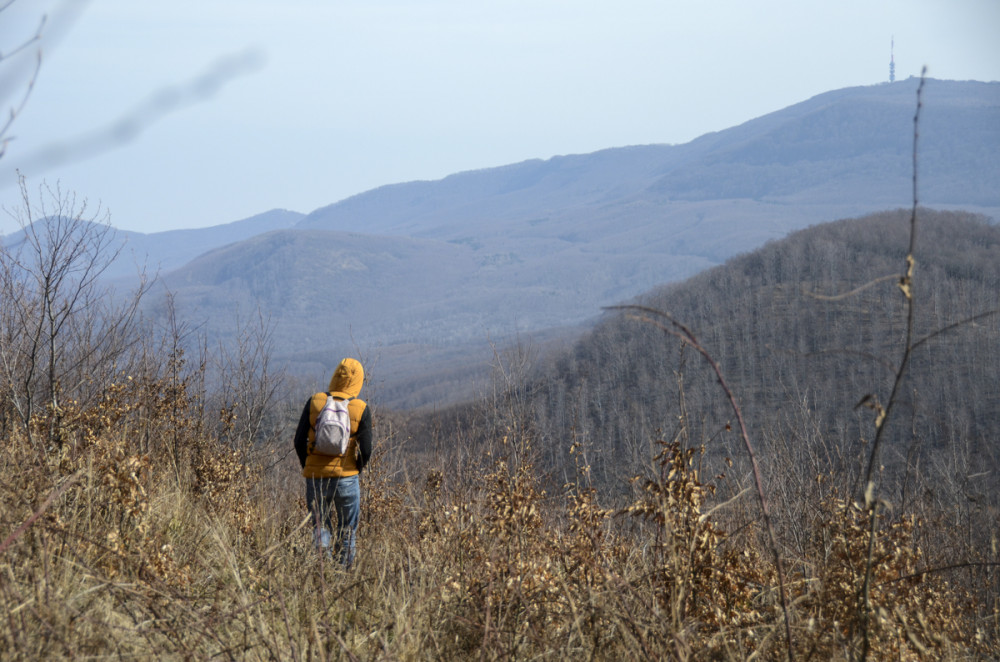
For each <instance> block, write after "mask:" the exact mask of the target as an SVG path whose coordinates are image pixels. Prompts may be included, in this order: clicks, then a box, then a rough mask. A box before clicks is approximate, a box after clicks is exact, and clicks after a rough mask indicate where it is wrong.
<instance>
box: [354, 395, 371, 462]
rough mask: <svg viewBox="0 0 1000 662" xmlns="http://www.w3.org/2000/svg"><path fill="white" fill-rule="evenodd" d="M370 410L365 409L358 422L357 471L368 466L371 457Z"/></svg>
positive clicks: (368, 408)
mask: <svg viewBox="0 0 1000 662" xmlns="http://www.w3.org/2000/svg"><path fill="white" fill-rule="evenodd" d="M371 412H372V408H371V407H367V406H366V407H365V411H364V412H363V413H362V414H361V420H360V421H358V434H357V437H356V438H357V440H358V450H359V451H360V452H359V454H358V459H357V463H358V471H361V470H362V469H364V468H365V465H366V464H368V460H370V459H371V457H372V413H371Z"/></svg>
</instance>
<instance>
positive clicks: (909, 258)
mask: <svg viewBox="0 0 1000 662" xmlns="http://www.w3.org/2000/svg"><path fill="white" fill-rule="evenodd" d="M926 75H927V67H926V66H925V67H924V68H923V71H921V73H920V84H919V85H918V86H917V110H916V112H915V113H914V114H913V209H912V211H911V213H910V245H909V248H908V249H907V252H906V272H905V273H904V275H903V276H901V277H900V279H899V289H900V290H902V292H903V296H905V297H906V343H905V345H904V346H903V357H902V358H901V359H900V362H899V369H898V370H897V371H896V379H895V381H894V382H893V384H892V392H891V393H890V394H889V400H888V402H886V405H885V411H884V413H880V415H879V417H878V419H877V420H876V423H875V439H874V440H873V441H872V450H871V454H870V455H869V457H868V468H867V469H866V470H865V482H864V497H865V505H866V506H867V507H868V508H870V510H871V526H870V527H869V532H868V554H867V558H866V559H865V580H864V583H863V584H862V586H861V596H862V599H863V603H862V604H861V605H860V607H861V627H862V636H863V642H862V646H861V660H862V662H864V661H865V660H867V659H868V654H869V652H871V628H870V623H871V611H872V607H871V583H872V570H873V565H874V562H873V557H874V554H875V529H876V522H877V518H878V499H877V489H876V486H875V483H874V482H873V481H872V471H873V470H874V468H875V465H876V463H877V462H878V451H879V445H880V443H881V441H882V438H883V436H884V433H885V430H886V427H887V425H886V423H887V422H888V420H889V414H890V413H891V412H892V409H893V406H894V405H895V404H896V401H897V397H896V396H897V395H898V393H899V390H900V386H901V384H902V383H903V376H904V375H905V374H906V369H907V368H908V367H909V364H910V355H911V354H912V352H913V326H914V324H913V320H914V308H915V306H914V299H913V268H914V266H915V264H916V260H915V258H914V257H913V253H914V249H915V247H916V243H917V145H918V142H919V137H920V109H921V108H922V107H923V91H924V82H925V81H926Z"/></svg>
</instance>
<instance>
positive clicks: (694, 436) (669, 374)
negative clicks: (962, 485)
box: [525, 209, 1000, 496]
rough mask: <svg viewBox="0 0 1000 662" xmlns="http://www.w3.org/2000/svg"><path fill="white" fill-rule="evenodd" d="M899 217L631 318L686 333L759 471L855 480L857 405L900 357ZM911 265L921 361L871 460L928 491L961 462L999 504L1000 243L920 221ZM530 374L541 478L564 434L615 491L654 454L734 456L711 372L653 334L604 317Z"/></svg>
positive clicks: (867, 428) (560, 456) (773, 258)
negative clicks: (766, 466)
mask: <svg viewBox="0 0 1000 662" xmlns="http://www.w3.org/2000/svg"><path fill="white" fill-rule="evenodd" d="M909 218H910V212H909V211H908V210H899V211H895V212H885V213H880V214H876V215H873V216H867V217H863V218H858V219H851V220H844V221H838V222H834V223H828V224H823V225H819V226H816V227H812V228H809V229H806V230H802V231H799V232H796V233H793V234H792V235H790V236H789V237H787V238H786V239H783V240H780V241H775V242H771V243H769V244H768V245H766V246H765V247H762V248H760V249H758V250H756V251H754V252H751V253H748V254H745V255H741V256H738V257H735V258H732V259H731V260H729V261H728V262H726V263H725V264H723V265H721V266H719V267H715V268H713V269H710V270H707V271H705V272H703V273H700V274H698V275H696V276H694V277H692V278H690V279H688V280H686V281H684V282H681V283H677V284H673V285H668V286H664V287H661V288H658V289H656V290H654V291H652V292H650V293H647V294H645V295H643V296H642V297H639V298H638V299H637V300H636V302H637V303H641V304H642V305H645V306H649V307H652V308H654V309H657V310H660V311H665V312H668V313H669V314H670V315H671V316H672V317H673V318H674V319H675V320H677V321H679V322H681V323H683V324H684V325H686V326H687V327H688V328H690V329H691V330H692V331H693V332H694V334H695V336H696V337H697V338H698V339H699V342H700V343H701V344H702V345H703V346H704V347H705V348H706V349H707V350H708V351H709V352H710V353H711V355H712V356H713V357H714V358H715V359H716V360H717V361H718V362H719V363H720V364H721V366H722V370H723V374H724V376H725V378H726V380H727V381H728V382H729V384H730V386H731V387H732V389H733V391H734V393H735V395H736V396H737V397H738V399H739V403H740V405H741V408H742V411H743V414H744V416H745V417H746V419H747V421H748V427H749V431H750V435H751V437H752V439H754V440H755V443H758V444H761V445H762V446H761V448H760V452H761V453H762V457H763V458H765V460H766V458H767V457H769V455H773V454H775V453H784V454H787V453H790V452H794V453H796V454H801V457H802V459H803V462H804V463H809V462H810V458H819V457H821V458H822V460H823V462H818V461H817V462H816V466H826V467H830V466H833V467H837V468H839V470H841V471H844V472H850V471H855V472H856V471H858V470H859V464H860V461H861V460H862V459H863V458H865V457H867V450H868V446H867V444H868V443H870V441H871V439H872V437H873V434H874V416H875V414H874V412H873V411H871V410H870V409H868V408H866V407H864V406H858V403H859V402H860V401H862V399H863V398H864V397H865V396H867V395H869V394H870V395H873V396H875V398H877V399H878V401H879V402H880V404H882V405H885V404H886V402H887V399H888V396H889V392H890V389H891V386H892V380H893V377H894V370H895V368H896V366H898V364H899V361H900V358H901V356H902V350H903V344H904V338H905V335H904V331H905V322H906V309H905V307H904V298H903V295H902V293H901V291H900V289H899V287H898V286H897V283H898V276H899V275H901V274H902V273H903V272H904V271H905V268H906V266H905V265H906V263H905V258H906V250H907V245H908V237H909ZM915 257H916V267H915V271H914V283H913V292H914V297H915V299H914V301H915V322H916V327H915V333H914V335H913V342H914V345H915V346H916V349H915V350H914V353H913V359H912V364H911V368H910V371H909V373H908V376H907V378H906V380H905V381H904V382H903V388H902V390H901V392H900V406H899V407H898V409H896V411H895V413H894V415H893V417H892V419H891V421H890V427H889V428H888V433H887V439H886V442H885V445H884V446H883V452H882V456H881V457H882V462H883V464H884V465H885V466H886V467H887V470H886V471H887V472H888V473H887V475H889V474H892V475H893V477H894V478H895V479H899V478H900V475H899V472H901V471H902V469H901V468H902V467H906V466H909V467H910V468H911V470H912V471H921V472H926V473H925V477H927V476H931V477H933V472H934V471H936V470H937V469H940V468H941V467H943V465H944V464H948V463H954V462H965V463H971V464H970V466H977V467H978V468H977V471H975V472H974V471H972V470H971V469H970V470H969V473H970V475H971V474H972V473H981V472H983V471H985V472H987V473H985V474H982V475H984V476H986V477H987V478H986V480H987V481H988V482H987V484H988V485H989V486H992V487H991V488H990V489H993V490H995V486H996V485H997V482H996V480H997V478H996V476H997V474H996V471H997V470H998V469H1000V458H998V457H997V455H996V452H995V439H996V436H997V434H998V432H1000V382H998V381H997V375H1000V314H995V313H1000V228H998V227H996V226H995V225H989V224H987V223H985V221H984V219H983V218H982V217H976V216H973V215H970V214H966V213H959V212H938V211H931V210H924V209H922V210H921V211H920V213H919V214H918V228H917V249H916V254H915ZM887 276H888V278H884V277H887ZM880 278H883V280H881V281H879V280H878V279H880ZM866 284H867V285H870V287H867V288H865V287H864V286H865V285H866ZM855 290H858V291H857V292H854V291H855ZM850 292H854V294H850V295H848V296H841V295H846V294H847V293H850ZM991 311H992V312H991ZM984 313H986V314H985V315H983V314H984ZM977 316H980V317H977ZM971 318H976V319H971ZM966 320H968V321H966ZM660 321H661V322H663V323H666V324H668V325H669V322H667V321H666V320H665V319H663V318H660ZM963 321H966V322H965V323H962V322H963ZM539 373H540V374H541V375H543V376H541V377H539V378H537V379H534V380H532V381H529V382H527V383H526V385H525V389H526V390H527V392H528V393H529V395H528V396H525V397H526V398H527V399H528V401H529V402H530V403H531V405H530V411H531V412H533V420H534V429H535V430H536V434H537V435H538V437H539V438H540V439H542V440H543V441H542V443H541V444H540V445H541V446H542V447H543V448H544V449H545V452H546V453H547V454H548V456H549V459H550V461H551V463H552V465H553V466H565V465H564V460H565V459H566V456H565V453H566V450H567V448H568V446H569V443H570V439H568V438H567V437H566V434H567V431H569V430H572V431H573V434H574V435H575V436H574V439H575V440H576V441H579V442H583V443H584V444H585V446H588V445H592V446H593V448H594V452H593V454H592V456H591V462H592V463H593V465H594V471H595V474H596V475H598V476H602V477H610V476H616V477H619V478H620V477H621V476H623V475H626V474H627V472H628V471H631V470H634V468H635V467H638V466H641V465H642V464H643V463H644V462H646V461H648V458H649V449H650V442H651V441H652V440H655V439H664V438H667V439H670V438H673V437H674V436H675V435H678V434H683V435H684V437H685V439H687V440H688V443H691V444H700V443H705V444H707V445H708V446H709V448H710V450H711V451H713V452H714V453H715V454H716V455H721V454H726V455H729V456H731V457H744V456H745V453H744V451H743V450H742V448H741V445H740V441H739V438H738V437H737V432H736V431H735V430H736V429H737V425H736V421H735V418H734V415H733V412H732V409H731V407H730V405H729V404H728V402H727V401H726V400H725V398H724V394H723V392H722V390H721V389H720V387H719V384H718V383H717V381H716V379H715V376H714V373H712V371H711V369H710V368H709V367H708V365H707V364H706V363H705V362H704V361H703V359H702V357H700V356H699V355H698V354H696V353H695V352H694V351H693V350H691V348H687V349H685V348H684V347H682V346H681V344H680V342H679V341H678V340H677V339H676V338H674V337H672V336H668V335H667V334H665V333H664V332H663V331H662V330H661V329H659V328H657V327H656V326H655V325H653V324H650V323H648V322H642V321H635V320H633V319H630V318H629V317H628V316H627V315H625V314H621V313H609V315H608V317H607V318H606V319H605V320H603V321H602V322H601V323H600V324H598V325H597V326H596V327H595V328H594V329H593V330H592V331H591V332H589V333H588V334H587V335H586V336H585V337H583V338H582V339H581V340H580V341H579V342H578V343H576V344H575V345H574V346H573V347H572V348H571V349H570V350H568V351H566V352H563V353H561V354H559V355H556V356H555V357H554V358H553V359H552V361H551V362H549V363H545V364H543V366H542V367H541V369H540V370H539ZM682 413H684V414H686V416H685V418H684V419H683V420H682V419H681V418H680V416H681V414H682ZM682 423H683V426H682ZM935 467H937V468H935ZM802 470H803V472H802V475H805V476H807V477H812V478H815V474H810V473H809V470H810V467H805V466H804V467H802ZM991 471H992V472H993V473H990V472H991ZM893 472H895V474H894V473H893ZM800 478H801V476H800ZM894 484H895V485H896V487H897V488H899V485H900V484H899V483H894ZM969 489H970V490H972V489H973V487H970V488H969ZM975 489H976V490H979V489H983V485H979V484H977V487H975ZM996 494H997V493H996V492H994V496H996Z"/></svg>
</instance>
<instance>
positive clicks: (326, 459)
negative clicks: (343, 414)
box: [295, 359, 372, 478]
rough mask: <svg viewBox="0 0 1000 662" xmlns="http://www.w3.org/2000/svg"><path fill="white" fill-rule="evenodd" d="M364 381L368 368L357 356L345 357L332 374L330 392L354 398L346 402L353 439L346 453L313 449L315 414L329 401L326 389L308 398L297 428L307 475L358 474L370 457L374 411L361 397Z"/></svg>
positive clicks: (341, 476)
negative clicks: (331, 452)
mask: <svg viewBox="0 0 1000 662" xmlns="http://www.w3.org/2000/svg"><path fill="white" fill-rule="evenodd" d="M364 381H365V371H364V368H362V367H361V363H360V362H359V361H357V360H356V359H344V360H343V361H341V362H340V365H338V366H337V369H336V370H335V371H334V372H333V377H331V378H330V388H329V393H330V395H332V396H333V397H335V398H353V399H352V400H351V401H350V402H349V403H348V405H347V410H348V412H349V413H350V415H351V440H350V443H349V444H348V446H347V452H346V453H344V454H343V455H320V454H319V453H315V452H313V440H314V438H315V436H316V417H317V416H319V412H320V411H322V409H323V406H324V405H326V396H327V393H326V392H321V393H316V394H314V395H313V396H312V397H311V398H309V400H308V401H306V405H305V407H304V408H303V410H302V416H300V417H299V425H298V428H297V429H296V431H295V451H296V453H297V454H298V456H299V464H301V465H302V475H303V476H305V477H306V478H345V477H347V476H355V475H357V474H358V473H360V471H361V470H362V469H363V468H364V466H365V465H366V464H367V463H368V460H369V458H370V457H371V451H372V426H371V413H370V412H369V410H368V405H367V403H365V401H364V400H361V399H360V398H358V394H359V393H360V392H361V386H362V385H363V384H364Z"/></svg>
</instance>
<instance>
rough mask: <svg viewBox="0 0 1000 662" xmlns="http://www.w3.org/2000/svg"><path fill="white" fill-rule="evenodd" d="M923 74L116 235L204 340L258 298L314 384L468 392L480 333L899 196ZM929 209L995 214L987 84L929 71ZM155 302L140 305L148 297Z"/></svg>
mask: <svg viewBox="0 0 1000 662" xmlns="http://www.w3.org/2000/svg"><path fill="white" fill-rule="evenodd" d="M918 84H919V80H917V79H909V80H906V81H900V82H896V83H892V84H880V85H874V86H867V87H854V88H847V89H841V90H835V91H832V92H828V93H825V94H821V95H819V96H816V97H813V98H811V99H808V100H806V101H803V102H802V103H799V104H796V105H793V106H791V107H788V108H785V109H783V110H780V111H777V112H774V113H771V114H768V115H765V116H763V117H759V118H756V119H752V120H749V121H747V122H745V123H744V124H741V125H739V126H736V127H732V128H729V129H725V130H722V131H719V132H716V133H711V134H707V135H704V136H701V137H699V138H697V139H695V140H693V141H691V142H689V143H686V144H683V145H644V146H631V147H619V148H612V149H607V150H602V151H599V152H595V153H592V154H583V155H571V156H558V157H553V158H551V159H547V160H530V161H525V162H522V163H517V164H513V165H507V166H503V167H497V168H488V169H483V170H477V171H470V172H463V173H458V174H455V175H451V176H449V177H446V178H444V179H442V180H438V181H419V182H408V183H401V184H393V185H388V186H383V187H380V188H377V189H374V190H371V191H367V192H365V193H361V194H359V195H356V196H353V197H350V198H347V199H345V200H342V201H339V202H336V203H334V204H331V205H329V206H326V207H322V208H320V209H317V210H315V211H312V212H311V213H309V214H305V215H303V214H299V213H297V212H291V211H285V210H273V211H270V212H266V213H264V214H261V215H258V216H255V217H252V218H250V219H246V220H244V221H239V222H236V223H231V224H228V225H222V226H216V227H213V228H207V229H202V230H182V231H174V232H167V233H157V234H150V235H142V234H137V233H122V234H123V236H124V238H125V239H126V240H127V251H126V252H125V253H126V255H131V259H129V260H124V259H123V260H119V263H118V264H116V265H115V266H114V268H113V272H109V274H111V275H114V276H116V277H119V278H121V279H124V280H123V282H127V279H128V277H129V276H128V274H129V273H134V272H135V269H136V266H135V265H136V264H137V263H145V264H146V265H147V267H148V268H152V269H154V270H155V269H158V270H159V274H160V278H159V279H158V283H157V289H154V291H153V292H151V294H150V296H149V297H148V300H149V301H150V306H151V308H150V311H155V310H157V309H158V308H159V302H161V301H162V293H163V292H164V291H167V290H169V291H170V292H171V293H172V294H173V298H174V303H175V305H176V309H177V311H178V313H179V314H180V315H181V316H182V317H183V318H185V319H189V320H195V321H199V322H200V321H202V320H203V321H204V326H203V327H202V328H203V329H204V331H205V333H207V334H208V335H209V336H210V337H211V338H212V339H213V340H216V339H218V340H220V341H222V342H226V341H227V340H231V339H232V338H233V337H235V335H236V333H237V329H236V328H235V326H234V322H233V320H234V319H235V318H236V317H238V316H239V317H243V318H248V317H250V316H253V315H256V314H257V311H260V312H261V313H262V314H263V315H264V316H265V317H266V318H267V319H268V320H269V323H270V324H271V326H272V341H273V348H274V358H276V359H278V360H279V361H281V362H282V363H283V364H285V365H286V366H287V367H288V368H289V370H290V371H292V372H293V373H295V374H300V375H304V376H307V377H309V378H310V379H311V378H316V379H321V380H325V377H321V376H322V375H328V374H329V371H330V370H332V367H333V366H334V365H336V363H337V362H338V361H339V359H340V358H341V357H342V356H343V355H346V354H359V355H361V357H362V358H363V359H366V360H367V361H368V362H369V363H371V364H372V365H373V366H374V367H375V370H374V372H373V375H374V376H375V378H376V381H375V383H377V384H379V385H380V388H381V393H380V395H381V396H382V399H383V401H384V402H387V403H389V404H392V405H393V406H405V407H415V406H420V405H428V404H438V403H440V402H442V401H443V400H447V399H449V398H455V397H458V396H461V395H468V394H469V393H468V388H467V387H466V388H462V387H460V386H456V387H454V388H444V387H443V386H442V384H445V383H454V384H456V385H460V384H463V383H465V384H468V383H472V382H468V381H467V379H472V377H474V376H475V375H482V374H483V373H484V371H485V370H487V369H488V366H489V363H490V361H491V357H492V353H493V349H492V347H491V343H496V342H509V341H510V340H509V339H511V338H517V337H521V338H526V337H530V338H541V339H543V341H544V339H545V338H549V337H558V336H559V331H558V330H559V329H565V328H571V327H574V326H576V325H579V324H581V323H585V322H587V321H588V320H591V319H594V318H595V317H597V316H598V315H599V314H600V311H601V308H602V306H607V305H610V304H615V303H618V302H621V301H624V300H628V299H630V298H632V297H635V296H637V295H640V294H642V293H643V292H645V291H647V290H649V289H650V288H653V287H655V286H658V285H661V284H664V283H669V282H676V281H678V280H681V279H684V278H687V277H689V276H691V275H693V274H696V273H698V272H700V271H703V270H705V269H707V268H709V267H713V266H715V265H718V264H720V263H722V262H723V261H725V260H726V259H727V258H730V257H732V256H733V255H736V254H740V253H744V252H747V251H750V250H752V249H755V248H757V247H759V246H761V245H763V244H764V243H766V242H768V241H770V240H774V239H778V238H781V237H784V236H785V235H787V234H788V233H789V232H791V231H794V230H797V229H800V228H804V227H807V226H811V225H816V224H819V223H823V222H826V221H831V220H836V219H841V218H849V217H856V216H860V215H863V214H867V213H871V212H875V211H880V210H886V209H893V208H899V207H907V206H910V205H911V204H912V202H913V163H914V159H913V154H914V151H913V148H914V128H915V125H914V115H915V112H916V108H917V89H918ZM917 128H918V129H919V141H918V143H917V145H918V152H917V154H918V167H919V170H918V174H919V179H918V196H919V202H920V203H921V204H922V205H926V206H929V207H937V208H951V209H963V210H967V211H972V212H976V213H981V214H984V215H985V216H987V217H989V218H993V219H996V218H1000V186H998V185H997V184H998V182H1000V83H996V82H993V83H981V82H958V81H943V80H934V79H929V80H927V81H926V82H925V86H924V88H923V90H922V107H921V111H920V121H919V125H918V127H917ZM151 314H153V313H151Z"/></svg>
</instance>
